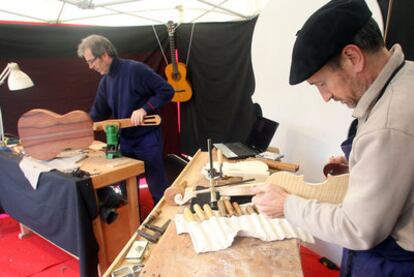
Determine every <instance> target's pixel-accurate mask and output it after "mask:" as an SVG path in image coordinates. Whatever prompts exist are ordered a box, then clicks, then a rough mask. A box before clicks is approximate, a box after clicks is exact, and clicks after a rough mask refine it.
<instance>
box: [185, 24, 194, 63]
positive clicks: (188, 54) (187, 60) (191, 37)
mask: <svg viewBox="0 0 414 277" xmlns="http://www.w3.org/2000/svg"><path fill="white" fill-rule="evenodd" d="M194 26H195V23H194V22H193V26H191V34H190V41H189V42H188V52H187V58H186V59H185V65H186V66H187V67H188V63H189V62H190V52H191V43H192V42H193V34H194Z"/></svg>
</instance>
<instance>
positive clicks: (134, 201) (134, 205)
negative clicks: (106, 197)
mask: <svg viewBox="0 0 414 277" xmlns="http://www.w3.org/2000/svg"><path fill="white" fill-rule="evenodd" d="M126 188H127V194H128V215H129V231H130V234H131V235H132V234H133V233H134V232H135V231H136V230H137V228H138V226H139V223H140V210H139V200H138V185H137V177H135V176H134V177H131V178H129V179H127V180H126Z"/></svg>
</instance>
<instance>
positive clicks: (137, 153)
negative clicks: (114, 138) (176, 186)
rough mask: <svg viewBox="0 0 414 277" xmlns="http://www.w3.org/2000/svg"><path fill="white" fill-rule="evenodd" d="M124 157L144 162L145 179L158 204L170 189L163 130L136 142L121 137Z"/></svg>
mask: <svg viewBox="0 0 414 277" xmlns="http://www.w3.org/2000/svg"><path fill="white" fill-rule="evenodd" d="M121 153H122V155H124V156H126V157H130V158H134V159H138V160H141V161H144V164H145V178H146V179H147V183H148V188H149V190H150V192H151V195H152V198H153V200H154V203H157V202H158V201H159V200H160V199H161V197H162V196H163V194H164V190H165V189H166V188H167V187H168V180H167V175H166V173H165V169H164V160H163V143H162V134H161V128H157V129H155V130H154V131H151V132H149V133H147V134H144V135H142V136H140V137H139V138H138V139H136V140H127V139H123V138H122V137H121Z"/></svg>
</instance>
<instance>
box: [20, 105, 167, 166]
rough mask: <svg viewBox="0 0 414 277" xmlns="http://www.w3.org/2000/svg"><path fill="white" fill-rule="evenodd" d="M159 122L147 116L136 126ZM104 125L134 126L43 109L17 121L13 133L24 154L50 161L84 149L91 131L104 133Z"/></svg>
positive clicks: (127, 121)
mask: <svg viewBox="0 0 414 277" xmlns="http://www.w3.org/2000/svg"><path fill="white" fill-rule="evenodd" d="M160 123H161V117H160V116H159V115H147V116H145V117H144V122H143V124H142V125H140V126H153V125H159V124H160ZM107 125H117V126H118V127H119V128H127V127H133V126H134V125H133V124H132V122H131V119H130V118H125V119H112V120H105V121H99V122H95V123H93V121H92V119H91V118H90V116H89V114H88V113H86V112H84V111H79V110H78V111H72V112H69V113H67V114H64V115H59V114H57V113H54V112H51V111H48V110H44V109H33V110H30V111H28V112H26V113H24V114H23V115H22V116H21V117H20V118H19V121H18V123H17V130H18V133H19V137H20V141H21V144H22V146H23V149H24V151H25V152H26V154H28V155H30V156H32V157H33V158H35V159H38V160H50V159H53V158H55V157H56V156H57V155H59V154H60V153H61V152H63V151H64V150H67V149H86V148H88V147H89V145H91V144H92V142H93V140H94V131H100V130H104V129H105V126H107Z"/></svg>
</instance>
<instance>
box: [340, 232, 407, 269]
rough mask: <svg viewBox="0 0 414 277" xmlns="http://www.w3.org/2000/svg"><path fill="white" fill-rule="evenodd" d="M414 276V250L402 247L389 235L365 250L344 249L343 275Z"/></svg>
mask: <svg viewBox="0 0 414 277" xmlns="http://www.w3.org/2000/svg"><path fill="white" fill-rule="evenodd" d="M351 276H352V277H371V276H372V277H400V276H401V277H414V252H411V251H406V250H404V249H402V248H401V247H400V246H399V245H398V244H397V243H396V242H395V240H394V239H393V238H392V237H391V236H389V237H388V238H387V239H386V240H384V241H383V242H381V243H380V244H378V245H377V246H375V247H374V248H373V249H370V250H365V251H355V250H349V249H344V253H343V256H342V263H341V277H351Z"/></svg>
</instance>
